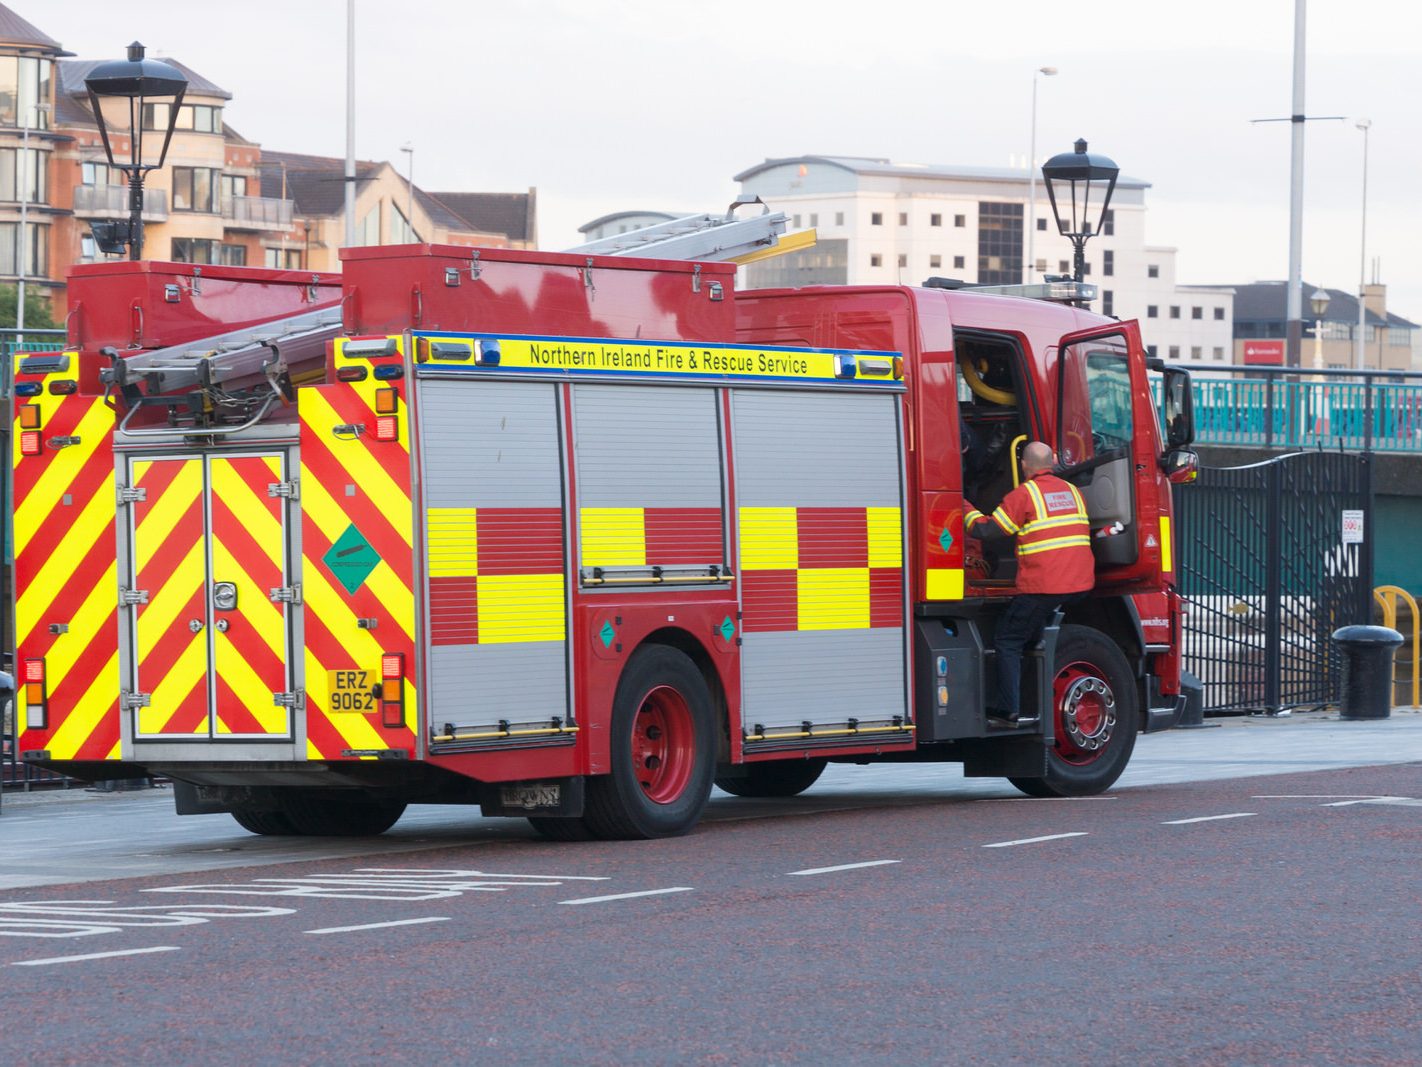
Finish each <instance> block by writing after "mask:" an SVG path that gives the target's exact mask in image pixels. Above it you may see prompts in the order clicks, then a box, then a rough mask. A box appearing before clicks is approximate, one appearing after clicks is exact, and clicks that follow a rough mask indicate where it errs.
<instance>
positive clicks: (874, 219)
mask: <svg viewBox="0 0 1422 1067" xmlns="http://www.w3.org/2000/svg"><path fill="white" fill-rule="evenodd" d="M869 225H870V226H882V225H884V213H883V212H882V211H874V212H870V214H869Z"/></svg>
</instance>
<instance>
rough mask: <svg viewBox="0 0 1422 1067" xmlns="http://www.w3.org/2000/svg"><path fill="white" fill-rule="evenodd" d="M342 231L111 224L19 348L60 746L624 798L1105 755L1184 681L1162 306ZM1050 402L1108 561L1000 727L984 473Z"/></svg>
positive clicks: (795, 786) (690, 796)
mask: <svg viewBox="0 0 1422 1067" xmlns="http://www.w3.org/2000/svg"><path fill="white" fill-rule="evenodd" d="M343 255H344V259H345V271H344V275H343V277H341V278H340V279H336V278H334V277H331V276H314V277H313V276H298V275H294V274H291V273H289V272H273V271H260V270H242V269H240V268H194V267H191V266H187V265H178V264H116V265H103V266H102V267H95V268H79V270H78V271H77V272H76V275H75V276H74V278H73V280H72V287H73V293H74V297H75V299H76V301H77V304H78V311H77V312H76V320H77V324H76V325H75V326H74V328H73V330H72V332H71V340H72V341H73V342H74V344H73V349H72V351H70V352H67V353H64V354H59V355H46V356H27V357H22V358H20V359H19V360H18V362H17V370H16V375H15V383H14V384H15V389H14V396H15V411H14V420H15V421H14V450H13V462H14V477H15V481H14V485H15V571H14V573H15V587H16V606H15V625H16V631H15V632H16V634H17V637H18V651H17V660H16V662H17V674H18V677H19V683H20V690H19V701H18V707H17V720H18V728H19V731H20V733H19V739H18V746H19V750H20V752H21V754H22V758H24V759H25V760H27V761H29V762H32V763H34V764H36V765H39V766H45V767H51V768H55V769H58V770H61V771H64V772H65V773H68V774H72V775H75V776H78V777H81V778H90V779H100V778H115V777H124V776H143V775H154V774H161V775H165V776H167V777H169V778H171V779H172V780H173V781H174V782H175V783H176V785H177V789H176V791H175V792H176V796H177V800H178V808H179V811H180V812H186V813H192V812H210V811H229V812H231V813H232V814H233V816H234V817H235V818H236V819H237V821H238V822H239V823H240V824H241V825H242V826H244V827H246V828H247V829H249V830H251V831H253V832H255V833H261V834H318V835H319V834H364V833H378V832H381V831H383V830H385V829H387V828H388V827H389V826H390V825H392V824H393V823H394V822H395V821H396V820H397V819H398V818H399V816H400V814H401V812H402V811H403V810H404V808H405V806H406V805H407V804H408V803H465V804H479V805H481V806H482V808H483V810H484V812H485V813H486V814H493V815H508V816H520V817H526V818H529V819H531V820H532V822H533V824H534V826H536V827H537V828H538V829H539V830H540V831H541V832H542V833H543V834H545V835H546V836H549V837H552V838H555V839H573V838H580V837H600V838H627V837H655V836H663V835H667V834H676V833H683V832H686V831H687V830H689V829H690V828H691V827H692V826H694V825H695V823H696V821H697V820H698V818H699V817H700V815H701V813H702V811H703V810H704V807H705V805H706V802H707V799H708V796H709V793H710V790H711V788H712V784H713V782H714V783H715V784H717V785H719V786H720V787H721V788H722V789H724V790H726V791H728V792H730V793H733V794H736V795H740V796H788V795H793V794H795V793H798V792H800V791H802V790H803V789H805V788H808V787H809V786H810V785H811V784H812V783H813V782H814V781H815V780H816V778H817V777H818V776H819V774H820V773H821V771H822V770H823V768H824V767H825V765H826V764H827V763H828V762H830V761H836V762H854V763H869V762H920V761H945V762H960V763H962V764H963V765H964V768H965V773H967V774H969V775H980V776H982V775H994V776H1006V777H1008V778H1010V779H1011V780H1012V781H1013V782H1014V783H1015V784H1016V785H1017V786H1018V787H1019V788H1021V789H1023V790H1024V791H1026V792H1028V793H1030V794H1033V795H1040V796H1068V795H1081V794H1088V793H1096V792H1100V791H1102V790H1104V789H1106V788H1108V787H1109V786H1110V785H1111V784H1112V783H1113V782H1114V781H1115V780H1116V778H1117V777H1118V776H1119V775H1120V773H1121V771H1122V770H1123V769H1124V767H1125V766H1126V763H1127V761H1128V759H1129V757H1130V753H1131V749H1132V746H1133V744H1134V740H1135V735H1136V733H1137V732H1139V731H1141V730H1152V729H1163V728H1166V727H1168V726H1170V725H1173V723H1174V722H1175V720H1176V718H1177V716H1178V709H1179V706H1180V697H1179V692H1180V687H1179V647H1180V640H1179V639H1180V600H1179V597H1178V595H1177V594H1176V593H1175V591H1174V587H1173V582H1174V563H1173V554H1172V551H1171V537H1172V532H1171V526H1170V515H1171V506H1170V488H1169V483H1170V481H1171V479H1173V478H1182V477H1185V476H1187V475H1188V471H1189V468H1190V455H1189V453H1188V452H1187V451H1186V450H1185V447H1186V446H1187V445H1188V444H1189V442H1190V436H1191V434H1190V426H1189V421H1190V412H1189V410H1188V389H1181V388H1180V382H1181V380H1182V378H1181V372H1174V371H1169V372H1166V373H1167V378H1168V380H1167V381H1166V383H1165V388H1164V393H1163V395H1164V396H1165V398H1166V401H1167V407H1168V408H1169V410H1168V411H1167V412H1166V416H1167V419H1166V425H1167V426H1169V427H1170V432H1169V433H1168V434H1164V435H1163V432H1162V429H1161V425H1160V422H1159V420H1158V418H1157V413H1156V401H1155V400H1154V399H1153V394H1152V388H1151V383H1150V381H1149V380H1148V371H1149V370H1150V368H1149V367H1148V366H1147V360H1146V357H1145V353H1144V350H1143V348H1142V345H1141V341H1140V337H1139V334H1138V330H1137V327H1136V325H1135V324H1134V323H1129V322H1126V323H1123V322H1117V321H1114V320H1110V319H1106V318H1102V317H1101V316H1097V315H1093V314H1091V313H1089V312H1088V311H1086V310H1083V309H1082V308H1081V307H1077V306H1073V304H1072V303H1071V302H1064V301H1062V300H1048V299H1032V298H1025V297H1022V296H1012V295H1003V294H997V293H989V292H984V291H978V290H972V289H954V288H947V287H943V286H942V285H935V286H927V287H922V288H918V287H817V288H808V289H801V290H778V291H757V292H743V293H737V292H736V291H735V288H734V267H733V266H732V265H729V264H721V263H703V262H672V261H659V260H644V259H631V258H613V257H603V256H581V255H567V254H553V253H534V252H513V251H501V250H484V249H479V250H471V249H468V248H455V247H443V246H427V245H416V246H402V247H396V248H368V249H351V250H347V251H346V252H345V253H344V254H343ZM204 272H205V273H204ZM1059 295H1060V294H1059ZM1066 295H1067V297H1068V298H1069V300H1079V298H1080V293H1079V292H1075V293H1070V294H1066ZM1157 369H1161V368H1157ZM1182 398H1183V399H1182ZM1034 439H1040V440H1043V441H1047V442H1048V443H1050V444H1052V446H1053V447H1054V448H1055V449H1056V450H1057V452H1058V455H1059V457H1060V460H1061V464H1062V471H1063V474H1064V476H1065V477H1067V478H1069V479H1070V480H1072V481H1073V482H1074V483H1076V484H1077V485H1078V486H1079V487H1080V489H1081V491H1082V494H1083V496H1084V498H1085V500H1086V502H1087V507H1088V511H1089V514H1090V517H1091V523H1092V527H1093V530H1095V531H1096V533H1097V534H1098V535H1099V536H1095V537H1094V538H1093V545H1094V548H1095V552H1096V558H1097V588H1096V590H1095V592H1094V594H1093V595H1092V596H1091V597H1090V598H1089V599H1087V600H1085V601H1083V602H1081V603H1079V604H1075V605H1073V606H1071V607H1070V608H1069V609H1068V611H1067V613H1066V615H1065V618H1064V619H1063V620H1062V621H1061V622H1060V625H1053V626H1051V627H1049V628H1048V631H1047V633H1046V635H1045V637H1044V640H1043V642H1042V647H1041V648H1039V649H1037V650H1036V651H1035V652H1034V653H1033V655H1032V656H1031V657H1030V658H1029V664H1028V669H1027V671H1026V674H1027V677H1026V684H1025V686H1024V699H1031V700H1033V701H1035V702H1036V706H1038V707H1039V708H1040V709H1041V715H1040V717H1039V721H1038V722H1037V723H1036V724H1035V725H1032V726H1030V727H1025V728H1022V729H1018V730H1009V731H1002V730H994V729H990V728H989V726H988V724H987V722H986V720H985V717H984V709H985V707H986V706H987V705H988V704H989V703H990V701H991V698H992V696H993V693H992V687H993V682H992V681H991V679H992V671H991V669H990V664H991V656H992V652H991V649H992V635H993V627H994V622H995V620H996V618H997V617H998V615H999V614H1000V612H1001V609H1002V607H1003V605H1004V604H1005V603H1006V602H1007V599H1008V598H1010V597H1011V596H1012V594H1013V592H1014V584H1013V580H1014V560H1013V558H1012V556H1011V553H1010V552H998V553H994V552H992V551H990V550H983V549H982V548H980V547H979V546H977V545H976V543H975V542H973V541H972V540H971V539H969V538H968V537H966V536H965V535H964V531H963V515H964V513H965V510H966V509H967V507H969V506H972V505H976V506H977V507H979V508H980V509H983V510H985V511H986V510H990V509H991V508H992V507H993V506H995V505H996V503H997V502H998V501H999V500H1000V499H1001V498H1002V496H1003V495H1005V494H1006V493H1007V492H1008V491H1009V490H1010V489H1011V487H1012V486H1013V485H1014V484H1015V482H1016V480H1018V479H1019V478H1020V477H1021V475H1020V470H1019V467H1018V463H1017V457H1018V455H1019V454H1020V450H1021V447H1022V445H1023V444H1024V443H1025V442H1026V441H1029V440H1034Z"/></svg>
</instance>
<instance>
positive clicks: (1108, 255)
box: [1101, 252, 1116, 274]
mask: <svg viewBox="0 0 1422 1067" xmlns="http://www.w3.org/2000/svg"><path fill="white" fill-rule="evenodd" d="M1101 273H1102V274H1115V273H1116V253H1115V252H1102V253H1101Z"/></svg>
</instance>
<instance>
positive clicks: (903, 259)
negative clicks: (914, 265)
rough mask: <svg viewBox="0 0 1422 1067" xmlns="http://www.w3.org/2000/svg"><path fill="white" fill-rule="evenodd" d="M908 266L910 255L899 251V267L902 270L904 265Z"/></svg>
mask: <svg viewBox="0 0 1422 1067" xmlns="http://www.w3.org/2000/svg"><path fill="white" fill-rule="evenodd" d="M907 266H908V256H907V255H906V254H905V253H903V252H900V253H899V269H900V270H902V269H903V268H904V267H907Z"/></svg>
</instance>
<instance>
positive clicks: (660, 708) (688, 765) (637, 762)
mask: <svg viewBox="0 0 1422 1067" xmlns="http://www.w3.org/2000/svg"><path fill="white" fill-rule="evenodd" d="M695 762H696V731H695V728H694V726H693V723H692V718H691V708H690V707H688V706H687V703H686V698H685V697H683V696H682V695H681V694H680V693H679V692H677V691H676V690H675V689H673V688H671V687H670V686H666V685H660V686H657V687H656V688H655V689H653V690H652V691H651V692H649V693H648V694H647V695H646V696H645V697H643V698H642V706H641V707H640V708H638V709H637V718H636V721H635V722H633V724H632V773H633V774H635V775H636V777H637V781H638V783H639V784H640V785H641V786H642V791H643V792H644V793H646V794H647V799H648V800H650V801H652V802H653V803H656V804H670V803H672V802H673V801H675V800H676V799H677V798H679V797H680V796H681V794H682V792H683V791H684V790H685V789H686V783H687V782H689V781H690V780H691V770H692V767H693V765H694V764H695Z"/></svg>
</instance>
